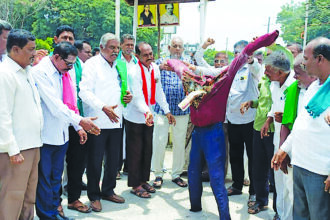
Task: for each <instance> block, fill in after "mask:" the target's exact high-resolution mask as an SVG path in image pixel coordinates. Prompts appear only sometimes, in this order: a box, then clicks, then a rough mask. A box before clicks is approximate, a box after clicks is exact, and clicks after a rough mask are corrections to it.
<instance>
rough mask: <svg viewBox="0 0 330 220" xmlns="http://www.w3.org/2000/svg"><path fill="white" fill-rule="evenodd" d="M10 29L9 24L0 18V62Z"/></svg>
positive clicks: (4, 52)
mask: <svg viewBox="0 0 330 220" xmlns="http://www.w3.org/2000/svg"><path fill="white" fill-rule="evenodd" d="M11 29H12V27H11V25H10V24H9V23H8V22H7V21H4V20H0V63H1V62H3V60H4V59H5V57H6V52H7V51H6V44H7V38H8V34H9V31H10V30H11Z"/></svg>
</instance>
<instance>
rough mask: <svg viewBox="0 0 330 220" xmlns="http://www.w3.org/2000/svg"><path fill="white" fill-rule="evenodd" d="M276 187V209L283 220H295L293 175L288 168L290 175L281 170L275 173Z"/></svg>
mask: <svg viewBox="0 0 330 220" xmlns="http://www.w3.org/2000/svg"><path fill="white" fill-rule="evenodd" d="M274 178H275V187H276V193H277V198H276V208H277V212H278V215H279V216H280V218H281V220H292V219H293V174H292V168H289V167H288V174H284V173H283V172H282V171H281V170H278V171H274Z"/></svg>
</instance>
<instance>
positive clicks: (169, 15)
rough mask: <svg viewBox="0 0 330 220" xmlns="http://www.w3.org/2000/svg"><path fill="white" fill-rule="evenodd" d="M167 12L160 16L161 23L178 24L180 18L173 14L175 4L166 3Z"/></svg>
mask: <svg viewBox="0 0 330 220" xmlns="http://www.w3.org/2000/svg"><path fill="white" fill-rule="evenodd" d="M165 9H166V12H165V13H164V14H163V15H162V16H160V23H161V24H178V23H179V19H178V17H177V16H176V15H175V14H173V11H174V4H173V3H170V4H166V5H165Z"/></svg>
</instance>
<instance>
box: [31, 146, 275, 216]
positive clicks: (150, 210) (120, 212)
mask: <svg viewBox="0 0 330 220" xmlns="http://www.w3.org/2000/svg"><path fill="white" fill-rule="evenodd" d="M171 161H172V160H171V152H170V151H167V152H166V159H165V167H171V164H172V162H171ZM169 172H170V170H168V171H167V173H165V175H164V184H163V187H162V188H161V189H160V190H158V191H157V192H156V193H155V194H152V198H150V199H141V198H138V197H137V196H135V195H133V194H131V193H130V188H128V187H127V176H125V175H122V177H123V178H122V179H121V180H118V181H117V187H116V189H115V192H116V193H117V194H119V195H121V196H123V197H124V198H125V199H126V202H125V203H124V204H116V203H112V202H108V201H104V200H101V203H102V206H103V210H102V212H100V213H96V212H92V213H89V214H84V213H78V212H76V211H72V210H69V209H67V199H66V197H63V199H64V200H63V202H62V205H63V207H64V212H65V213H66V215H67V216H69V217H73V218H75V219H86V220H87V219H88V220H96V219H100V220H105V219H107V220H117V219H118V220H121V219H125V220H160V219H164V220H165V219H166V220H178V219H191V220H216V219H219V217H218V210H217V205H216V202H215V199H214V197H213V194H212V190H211V187H210V184H209V183H204V184H203V186H204V188H203V197H202V204H203V210H202V211H201V212H199V213H192V212H190V211H189V208H190V204H189V194H188V189H187V188H180V187H178V186H176V185H175V184H174V183H172V182H171V177H170V174H169ZM153 179H154V175H153V174H151V180H153ZM230 184H231V183H230V182H227V183H226V186H227V187H228V186H230ZM243 192H244V193H243V194H242V195H237V196H231V197H229V205H230V207H229V209H230V214H231V218H232V220H246V219H251V220H257V219H266V220H271V219H272V218H273V216H274V212H273V210H272V208H271V207H272V194H271V199H270V204H269V207H270V208H269V209H268V210H266V211H263V212H261V213H259V214H257V215H249V214H248V213H247V205H246V203H247V200H248V187H244V188H243ZM81 201H82V202H85V203H88V198H87V196H86V191H84V192H83V194H82V198H81ZM37 219H38V218H37V217H35V220H37Z"/></svg>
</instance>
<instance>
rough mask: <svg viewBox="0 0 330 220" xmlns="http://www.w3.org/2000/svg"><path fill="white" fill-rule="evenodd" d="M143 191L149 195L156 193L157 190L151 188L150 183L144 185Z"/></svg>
mask: <svg viewBox="0 0 330 220" xmlns="http://www.w3.org/2000/svg"><path fill="white" fill-rule="evenodd" d="M142 187H143V189H145V190H146V191H147V192H148V193H155V192H156V190H155V188H154V187H152V186H150V185H149V184H148V183H145V184H142Z"/></svg>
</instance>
